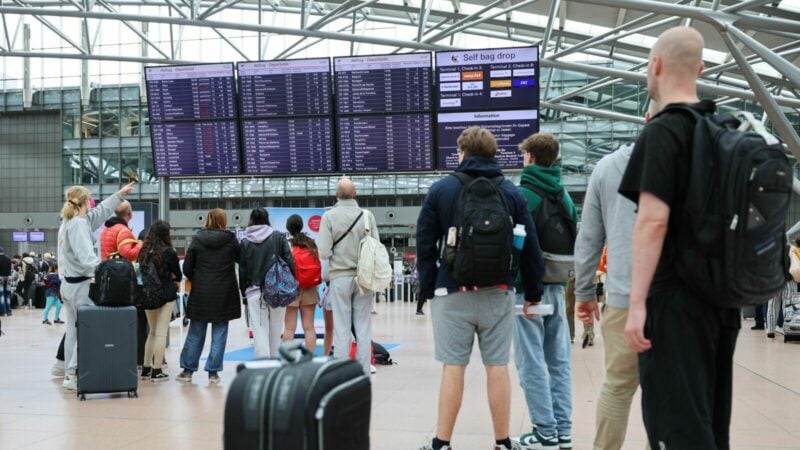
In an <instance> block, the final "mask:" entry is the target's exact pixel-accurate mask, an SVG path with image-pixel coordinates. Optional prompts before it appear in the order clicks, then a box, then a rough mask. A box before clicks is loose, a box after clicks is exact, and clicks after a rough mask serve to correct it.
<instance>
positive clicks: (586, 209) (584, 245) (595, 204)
mask: <svg viewBox="0 0 800 450" xmlns="http://www.w3.org/2000/svg"><path fill="white" fill-rule="evenodd" d="M631 154H633V144H630V145H627V146H625V147H622V148H620V149H619V150H617V151H616V152H614V153H612V154H610V155H607V156H604V157H603V159H601V160H600V162H598V163H597V166H596V167H595V169H594V171H593V172H592V176H591V177H590V178H589V186H588V187H587V189H586V198H585V199H584V201H583V220H582V222H581V230H580V232H579V233H578V240H577V241H576V242H575V300H577V301H579V302H583V301H591V300H594V299H595V285H594V274H595V268H596V267H597V262H598V261H599V260H600V258H601V254H602V251H603V245H604V244H605V245H606V246H607V247H608V261H607V263H606V268H607V272H606V285H605V290H606V293H607V294H608V305H609V306H613V307H614V308H621V309H628V305H629V303H630V290H631V267H632V263H631V252H632V247H633V242H632V241H631V236H633V225H634V223H635V222H636V204H635V203H633V202H632V201H630V200H628V199H627V198H625V197H623V196H622V195H621V194H620V193H619V192H617V190H618V189H619V184H620V182H621V181H622V175H623V174H624V173H625V169H626V168H627V167H628V161H630V159H631Z"/></svg>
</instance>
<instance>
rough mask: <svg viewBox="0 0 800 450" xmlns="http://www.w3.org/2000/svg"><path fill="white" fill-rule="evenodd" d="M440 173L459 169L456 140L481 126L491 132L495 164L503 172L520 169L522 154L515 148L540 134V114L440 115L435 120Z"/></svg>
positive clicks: (518, 111)
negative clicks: (462, 134)
mask: <svg viewBox="0 0 800 450" xmlns="http://www.w3.org/2000/svg"><path fill="white" fill-rule="evenodd" d="M438 119H439V120H438V125H437V127H438V130H437V131H438V135H439V161H438V163H439V166H438V167H439V169H441V170H444V169H455V168H456V167H458V145H457V144H456V140H458V136H459V135H460V134H461V132H462V131H464V129H466V128H469V127H471V126H476V125H477V126H480V127H483V128H486V129H488V130H489V131H491V132H492V133H493V134H494V136H495V138H496V139H497V156H496V158H497V161H498V162H499V163H500V165H501V166H502V167H503V168H508V169H521V168H522V153H521V152H520V151H519V148H518V145H519V144H520V143H521V142H522V141H523V140H525V138H526V137H528V136H530V135H531V134H533V133H536V132H538V131H539V111H537V110H535V109H532V110H516V111H489V112H471V113H440V114H439V116H438Z"/></svg>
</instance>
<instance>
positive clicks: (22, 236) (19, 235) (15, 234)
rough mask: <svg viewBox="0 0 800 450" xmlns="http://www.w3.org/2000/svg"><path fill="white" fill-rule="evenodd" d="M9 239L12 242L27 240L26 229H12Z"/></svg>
mask: <svg viewBox="0 0 800 450" xmlns="http://www.w3.org/2000/svg"><path fill="white" fill-rule="evenodd" d="M11 240H12V241H13V242H28V232H27V231H12V232H11Z"/></svg>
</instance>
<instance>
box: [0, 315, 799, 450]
mask: <svg viewBox="0 0 800 450" xmlns="http://www.w3.org/2000/svg"><path fill="white" fill-rule="evenodd" d="M378 310H379V312H380V314H379V315H377V316H375V317H374V321H373V329H374V330H375V340H376V341H378V342H387V343H400V344H402V345H401V347H399V348H397V349H395V350H393V352H392V357H393V358H394V359H395V361H397V362H398V364H397V365H395V366H393V367H379V370H378V374H377V376H376V378H375V380H374V402H373V414H372V448H373V449H377V450H401V449H403V450H408V449H416V448H417V447H418V446H419V445H420V444H421V443H422V442H423V441H424V440H425V439H426V438H428V437H430V436H431V435H432V433H433V430H434V427H435V422H436V404H437V389H438V382H439V376H440V367H439V365H438V364H437V363H435V362H434V360H433V356H432V355H433V345H432V342H433V341H432V333H431V326H430V321H429V318H428V317H417V316H414V315H413V308H412V306H411V305H409V304H402V303H398V304H388V305H387V304H379V305H378ZM40 314H41V311H40V310H39V311H17V312H16V314H15V315H14V316H13V317H11V318H3V319H2V322H3V331H4V332H5V333H6V335H5V336H3V337H2V338H0V449H2V450H12V449H48V450H49V449H53V450H70V449H76V450H77V449H81V450H84V449H86V450H94V449H103V450H105V449H136V450H143V449H146V450H160V449H165V450H167V449H168V450H176V449H191V450H202V449H218V448H221V436H222V417H223V408H224V403H225V394H226V390H227V387H228V385H229V383H230V381H231V379H232V378H233V377H234V374H235V363H227V364H226V367H225V371H224V372H223V373H222V376H223V379H224V382H223V384H222V385H221V386H214V387H210V386H207V384H206V383H205V382H204V381H205V374H200V375H199V376H197V377H196V378H197V379H196V380H195V382H194V384H192V385H181V384H178V383H177V382H175V381H169V382H165V383H159V384H153V383H149V382H147V383H143V384H142V385H141V386H140V397H139V398H138V399H128V398H125V397H124V396H123V397H119V396H118V397H111V396H94V397H91V398H90V399H89V400H88V401H86V402H79V401H78V400H77V399H76V398H75V396H74V395H73V394H70V393H67V392H66V391H64V390H63V389H62V388H61V385H60V384H61V383H60V380H56V379H54V378H51V377H50V366H51V365H52V362H53V360H54V356H55V350H56V346H57V345H58V341H59V339H60V337H61V333H62V332H63V325H61V326H56V325H54V326H45V325H41V323H40V322H41V315H40ZM751 324H752V322H750V323H749V324H748V323H746V325H747V326H746V329H745V330H743V331H742V334H741V337H740V339H739V344H738V349H737V353H736V369H735V400H734V414H733V416H734V417H733V426H732V429H731V433H732V436H733V446H732V448H733V449H737V450H745V449H747V450H767V449H800V345H798V344H784V343H783V342H782V340H775V341H768V340H767V339H766V338H765V337H764V334H763V332H755V331H750V330H749V327H750V325H751ZM579 328H580V325H579ZM171 330H172V331H171V333H172V336H173V344H175V345H176V346H175V347H172V348H170V349H169V350H168V351H167V360H168V362H169V364H170V369H171V371H172V373H173V374H174V373H175V372H176V370H177V368H178V367H177V366H178V355H179V351H180V349H179V348H178V347H177V342H178V341H179V337H180V328H179V326H178V322H177V321H176V322H174V324H173V326H172V328H171ZM228 339H229V340H228V350H234V349H238V348H242V347H245V346H247V345H248V342H247V334H246V330H245V328H244V323H243V321H237V322H235V323H233V324H232V325H231V331H230V333H229V338H228ZM598 341H599V337H598ZM598 345H599V342H598ZM573 348H574V353H573V361H574V366H573V367H574V371H573V385H574V414H573V420H574V424H575V425H574V433H573V438H574V446H575V448H576V449H578V450H580V449H589V448H591V440H592V435H593V428H594V411H595V403H596V398H597V393H598V390H599V387H600V384H601V382H602V378H603V377H602V350H601V347H600V346H595V347H593V348H587V349H581V348H580V347H579V346H577V345H576V346H574V347H573ZM478 358H479V357H478V355H477V353H476V354H474V355H473V362H474V363H473V364H472V365H470V366H469V368H468V370H467V382H466V392H465V395H464V403H463V408H462V412H461V417H460V418H459V421H458V424H457V426H456V435H455V438H454V445H455V448H457V449H459V450H472V449H487V448H489V444H490V442H491V441H490V440H491V423H490V419H489V413H488V406H487V400H486V395H485V380H486V377H485V375H484V372H483V369H482V367H481V366H480V364H479V361H480V360H479V359H478ZM512 376H513V381H512V382H513V399H512V434H514V435H516V434H519V433H520V432H522V431H523V430H526V429H527V427H528V426H529V424H528V420H527V413H526V407H525V404H524V399H523V396H522V392H521V390H520V388H519V385H518V384H517V381H516V373H515V372H514V371H513V369H512ZM640 417H641V416H640V412H639V407H638V397H637V399H636V401H635V403H634V407H633V410H632V412H631V424H630V427H629V428H630V429H629V433H628V439H627V443H626V446H625V448H626V449H642V448H644V429H643V427H642V424H641V418H640ZM341 450H346V449H341Z"/></svg>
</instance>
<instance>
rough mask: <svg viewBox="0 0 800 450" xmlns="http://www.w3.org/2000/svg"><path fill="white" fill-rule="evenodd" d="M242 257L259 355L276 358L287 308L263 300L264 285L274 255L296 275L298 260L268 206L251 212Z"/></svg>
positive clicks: (242, 282)
mask: <svg viewBox="0 0 800 450" xmlns="http://www.w3.org/2000/svg"><path fill="white" fill-rule="evenodd" d="M241 246H242V251H241V256H240V259H239V288H240V289H241V290H242V296H243V297H244V298H245V299H246V302H247V310H248V313H249V314H250V326H251V327H252V328H253V340H254V341H255V344H256V358H265V357H270V358H276V357H277V356H278V347H279V346H280V344H281V333H282V332H283V327H284V319H285V317H286V307H279V308H272V307H270V306H269V305H267V304H265V303H264V302H262V301H261V286H262V284H263V283H264V276H265V275H266V273H267V269H269V267H270V265H271V263H272V260H273V256H275V255H276V256H280V257H281V258H283V260H284V261H285V262H286V264H288V265H289V267H290V268H291V270H292V274H293V275H294V274H295V273H296V272H295V267H294V259H293V258H292V249H291V248H290V247H289V241H288V240H287V239H286V236H284V235H283V233H280V232H276V231H275V230H273V229H272V227H271V226H270V224H269V213H268V212H267V209H266V208H256V209H254V210H253V212H252V213H250V224H249V225H248V227H247V228H246V229H245V238H244V239H243V240H242V243H241Z"/></svg>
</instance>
